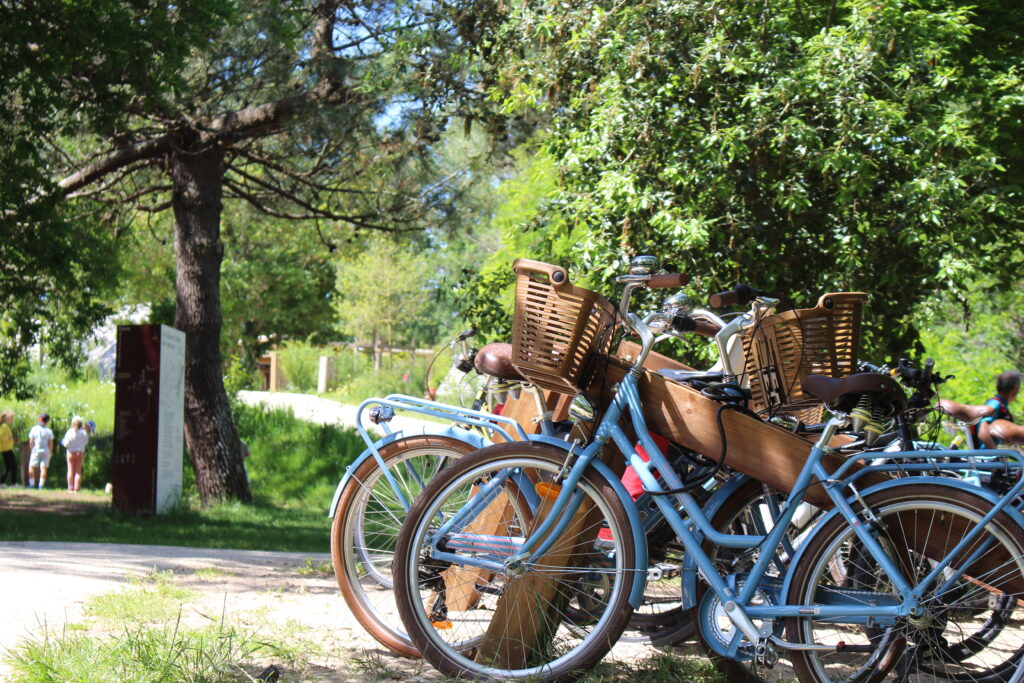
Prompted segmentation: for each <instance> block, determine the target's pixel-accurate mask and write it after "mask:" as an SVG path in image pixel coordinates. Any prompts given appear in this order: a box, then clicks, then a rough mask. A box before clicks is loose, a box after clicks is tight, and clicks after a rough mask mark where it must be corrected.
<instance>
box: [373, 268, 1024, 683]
mask: <svg viewBox="0 0 1024 683" xmlns="http://www.w3.org/2000/svg"><path fill="white" fill-rule="evenodd" d="M516 268H517V271H518V272H519V273H520V275H521V276H522V275H523V274H524V273H525V274H526V276H527V277H528V278H530V279H531V280H532V283H531V288H532V291H533V292H534V294H533V295H532V296H534V298H535V299H536V300H537V301H540V300H541V299H542V298H543V297H542V296H540V295H538V294H537V292H539V291H541V290H547V291H546V292H544V294H545V296H549V297H553V298H555V299H560V298H562V297H565V298H572V299H574V300H577V301H578V300H579V297H580V293H579V291H578V289H579V288H573V287H572V286H571V285H569V283H568V278H567V275H566V273H565V271H564V270H561V269H557V268H552V267H550V266H546V267H544V268H539V267H538V265H535V264H533V263H532V262H517V264H516ZM625 280H626V283H627V284H626V291H625V292H624V294H623V297H622V303H621V304H620V306H619V315H620V316H621V319H622V320H624V321H626V323H627V325H628V326H629V327H630V328H631V329H632V330H633V331H634V332H635V333H636V334H637V335H638V336H639V337H640V339H641V342H642V348H641V352H640V354H639V356H638V358H637V359H636V363H635V365H634V367H633V369H632V370H631V371H630V372H628V373H627V374H626V376H625V377H624V378H623V379H622V380H621V382H620V383H619V384H618V386H617V387H616V390H615V392H614V398H613V400H612V402H611V404H610V405H609V406H608V408H607V410H606V412H605V414H604V416H603V417H602V418H601V420H600V421H599V423H598V424H597V426H596V429H595V430H594V434H593V438H592V440H591V441H590V442H589V443H587V444H582V443H579V444H577V445H576V446H575V447H574V448H572V449H570V451H569V452H568V454H567V453H566V452H565V451H564V450H562V449H559V448H555V447H552V446H550V445H547V444H543V443H525V444H523V443H511V444H501V445H497V446H491V447H488V448H484V449H482V450H480V451H478V452H476V453H474V454H472V455H469V456H467V457H465V458H462V459H460V460H459V461H457V462H456V463H454V464H453V465H452V466H451V467H448V468H446V469H445V470H444V471H443V472H441V473H439V474H438V475H437V476H436V477H435V478H434V479H433V480H432V481H431V483H430V484H429V485H428V486H427V487H426V488H425V489H424V491H423V493H422V494H421V496H420V497H419V498H418V499H417V501H416V502H415V503H414V504H413V506H412V508H411V509H410V511H409V514H408V517H407V519H406V521H405V523H404V524H403V526H402V530H401V532H400V534H399V538H398V544H397V547H396V549H395V560H394V565H393V569H394V577H395V592H396V600H397V603H398V609H399V612H400V613H401V616H402V620H403V623H404V624H405V627H406V630H407V632H408V634H409V636H410V637H411V638H412V640H413V642H414V643H415V644H416V646H417V647H418V649H419V650H420V651H421V652H422V654H423V655H424V657H425V658H427V659H428V660H429V661H430V662H431V663H432V664H433V665H434V666H435V667H437V668H438V669H440V670H441V671H442V672H444V673H445V674H448V675H452V676H457V677H466V678H474V679H481V680H484V679H493V678H500V679H522V678H539V679H543V680H551V679H561V678H569V677H572V676H575V675H578V674H580V673H581V672H582V671H585V670H586V669H588V668H590V667H591V666H593V664H595V663H596V662H597V661H598V660H600V659H601V658H602V657H603V656H604V655H605V654H606V653H607V652H608V650H609V649H610V648H611V647H612V646H613V645H614V644H615V642H616V641H617V639H618V638H619V636H620V635H621V633H622V632H623V630H624V628H625V626H626V624H627V622H628V620H629V615H630V612H631V610H632V609H633V608H635V607H636V606H637V605H638V604H639V603H640V600H641V598H642V596H643V592H644V584H645V583H646V581H647V578H648V573H649V569H650V567H649V563H648V550H649V549H648V548H647V545H646V538H645V534H644V531H643V528H644V525H643V519H641V517H640V514H639V513H638V511H637V509H636V506H635V505H633V503H632V500H631V499H630V497H629V495H628V494H627V493H626V491H625V490H624V489H623V487H622V485H621V483H620V482H619V478H618V477H617V476H616V475H615V474H614V473H613V470H612V468H611V467H610V465H609V463H607V462H605V461H604V460H602V454H604V455H607V454H608V453H609V451H610V448H606V447H611V446H612V445H614V447H615V448H617V451H618V453H619V454H620V456H621V457H623V458H624V459H625V460H626V461H627V462H628V463H629V464H630V465H631V466H632V467H633V468H634V469H635V470H636V472H637V473H638V475H639V476H640V478H641V480H642V481H643V484H644V488H645V490H646V491H647V493H648V494H650V495H651V496H652V497H653V499H654V501H655V503H656V506H657V508H658V510H659V511H660V513H661V514H662V515H664V517H665V519H666V520H667V521H668V523H669V524H670V525H671V528H672V530H673V531H674V532H675V534H676V536H677V538H678V539H679V540H680V542H681V543H682V545H683V546H684V548H685V552H686V554H687V557H688V558H689V559H690V560H692V561H693V563H694V564H695V566H696V569H697V572H698V573H699V575H700V577H701V579H702V580H703V586H704V587H703V589H702V590H698V591H697V592H696V594H695V595H693V596H691V597H689V598H688V599H689V600H690V601H691V603H690V604H691V605H692V607H693V609H694V614H695V618H696V623H697V628H698V629H699V631H700V635H701V638H702V640H703V641H704V642H705V643H707V645H708V646H709V647H710V648H711V649H712V650H713V652H714V653H715V654H716V655H717V656H719V657H721V658H725V659H727V660H729V661H731V662H733V663H735V667H736V668H734V669H733V672H734V675H736V674H735V672H736V671H741V670H743V669H745V668H747V667H754V668H756V667H771V666H773V665H774V664H775V663H776V661H777V660H778V658H779V656H780V653H785V654H786V655H787V657H788V658H789V659H790V661H791V663H792V666H793V669H794V670H795V671H796V673H797V675H798V677H799V678H800V680H802V681H838V680H855V681H862V680H863V681H869V680H883V679H892V680H910V679H914V680H954V681H1018V680H1021V679H1022V677H1024V676H1022V673H1021V664H1022V659H1024V657H1022V654H1024V650H1022V648H1024V618H1022V617H1024V609H1022V608H1021V607H1020V605H1021V604H1022V603H1021V602H1020V601H1021V599H1022V598H1024V518H1022V516H1021V514H1020V513H1019V512H1017V510H1015V509H1014V507H1013V505H1011V501H1013V500H1015V499H1016V498H1017V497H1018V496H1019V495H1020V493H1021V490H1022V488H1024V481H1022V480H1021V479H1020V477H1019V476H1017V475H1019V472H1020V468H1021V465H1022V464H1024V461H1022V459H1021V457H1020V455H1019V454H1017V453H1016V452H1013V451H995V452H994V451H988V452H987V453H986V455H994V456H997V457H998V458H999V459H1000V461H991V462H990V464H988V465H986V467H990V468H991V469H993V470H994V469H1002V470H1005V471H1007V472H1008V473H1012V475H1013V477H1014V481H1015V482H1016V483H1014V484H1013V485H1012V486H1011V487H1010V488H1009V490H1007V491H1006V492H1005V493H1002V494H997V493H995V492H992V491H988V490H984V489H979V488H977V487H972V486H970V485H969V484H966V483H964V482H962V481H959V480H957V479H953V478H949V477H930V476H914V477H907V478H894V479H891V480H885V481H882V482H880V483H873V484H863V485H862V484H861V483H860V481H861V479H858V477H861V476H862V473H863V470H857V464H858V460H866V459H871V458H874V457H876V454H868V455H865V456H863V457H862V458H857V457H854V458H851V459H849V460H848V461H846V463H845V464H844V465H843V466H842V467H841V468H840V469H839V470H837V471H833V472H830V471H828V470H827V469H826V467H825V466H824V464H823V461H824V459H825V456H826V455H827V454H829V453H831V449H830V443H831V442H832V439H833V437H834V436H835V434H836V433H837V431H838V430H840V429H842V428H845V427H846V426H847V425H848V424H849V422H850V420H849V417H848V415H849V414H850V413H851V412H852V410H853V409H854V408H855V407H856V406H857V405H858V404H862V400H863V399H864V398H865V397H868V398H869V399H870V402H871V404H872V411H873V414H875V415H877V416H878V417H880V418H885V417H889V416H892V415H896V414H898V413H899V412H900V411H901V410H903V409H905V405H906V403H905V402H906V397H905V394H904V392H903V390H902V389H901V387H900V386H899V384H897V383H896V382H895V381H894V380H892V379H891V378H889V377H885V376H880V375H877V374H874V373H869V374H858V375H853V376H850V377H847V378H844V379H831V378H827V377H811V378H807V379H805V381H804V390H805V391H807V392H809V393H811V394H813V395H815V396H817V397H818V398H820V399H821V400H823V401H824V402H825V403H827V404H828V405H829V408H830V410H831V412H832V414H833V417H832V419H830V420H829V421H828V423H827V424H826V426H825V428H824V430H823V432H822V433H821V435H820V437H819V438H818V440H817V442H816V443H815V444H814V445H813V446H812V447H811V448H810V453H809V454H808V456H807V459H806V463H805V465H804V467H803V468H802V470H801V472H800V474H799V476H798V477H797V478H796V480H795V482H793V486H792V490H791V492H790V493H789V494H788V496H787V497H786V499H785V501H784V502H783V503H782V505H781V507H779V508H778V509H777V510H776V511H774V512H773V516H772V519H771V523H770V524H765V525H763V527H762V528H761V529H760V530H758V529H757V528H756V526H755V527H744V528H743V530H742V531H741V532H737V528H736V526H735V525H733V524H729V525H727V528H726V529H724V530H723V529H722V528H716V525H715V524H714V523H713V522H712V520H710V519H709V518H708V515H707V514H706V513H705V511H704V510H703V509H702V506H701V505H700V504H699V503H698V501H697V500H696V498H695V497H694V495H693V494H692V491H693V488H694V482H692V481H684V480H683V479H682V478H681V477H680V476H679V475H678V474H677V473H676V471H675V470H674V468H673V467H672V466H671V464H670V463H669V462H668V461H667V459H666V458H665V455H664V453H662V451H661V450H660V449H659V448H658V447H657V445H656V444H655V443H654V442H653V441H652V439H650V438H649V437H648V430H647V427H646V422H645V419H644V410H643V399H642V397H641V395H640V393H639V390H638V380H639V378H640V375H641V369H642V366H643V363H644V360H645V358H646V356H647V354H648V353H649V352H650V349H651V347H652V345H653V343H654V339H655V336H656V334H657V333H658V331H659V329H663V328H664V326H665V325H667V324H672V320H671V319H670V318H669V317H667V316H666V315H665V314H664V313H662V312H658V313H654V314H651V315H648V316H646V317H645V318H643V319H641V318H639V317H638V316H636V315H635V314H632V313H630V312H629V310H628V302H629V297H630V294H631V292H632V291H633V290H635V289H636V288H638V287H642V286H646V285H648V284H650V282H651V278H650V276H649V275H648V276H644V275H642V274H632V275H630V276H626V278H625ZM592 302H593V299H590V301H589V302H586V305H590V303H592ZM563 303H564V302H562V301H555V302H554V303H551V302H541V303H540V304H538V305H539V306H541V307H544V306H547V307H548V310H552V311H561V312H564V310H565V306H564V305H561V304H563ZM517 306H518V302H517ZM560 315H561V313H560ZM585 315H586V316H587V317H589V318H595V317H597V318H598V319H600V316H599V315H598V316H595V315H594V314H593V313H592V312H591V311H585ZM563 318H565V316H564V315H563ZM566 319H567V318H566ZM599 323H600V320H599ZM549 336H550V337H552V338H555V339H556V340H558V341H559V342H560V343H561V344H562V347H561V348H560V349H554V350H552V351H549V352H547V353H544V354H542V355H541V356H539V357H538V358H537V361H538V363H539V364H540V365H542V366H544V368H545V370H544V371H545V372H548V373H550V367H551V365H552V363H553V362H558V361H559V356H562V355H571V354H576V351H577V349H576V348H574V346H573V345H574V344H575V343H577V342H576V341H574V340H571V339H569V337H567V336H560V335H559V334H557V333H555V334H549ZM566 339H569V342H566ZM576 355H579V354H576ZM525 366H526V367H527V371H524V374H527V375H528V376H529V373H528V369H529V368H528V364H525ZM568 381H569V382H570V383H571V382H573V381H575V378H571V377H570V379H568ZM583 412H585V411H582V410H580V411H577V414H582V413H583ZM620 421H625V422H626V424H628V426H629V428H630V431H632V432H633V433H635V434H636V435H637V437H638V438H639V440H640V443H641V444H642V445H643V447H644V449H645V451H646V452H647V454H648V455H649V460H646V461H645V460H644V459H642V458H641V457H639V456H638V455H637V453H636V451H635V449H634V448H633V443H634V442H633V439H632V438H631V437H630V435H629V434H628V433H627V429H625V428H624V427H623V425H622V424H620ZM950 455H952V454H950V453H948V452H942V451H936V452H927V451H925V452H921V451H915V452H897V453H887V454H886V459H887V461H888V462H889V463H892V464H891V465H888V467H890V468H891V471H893V472H894V473H899V472H909V471H914V470H924V471H927V470H928V469H929V468H932V469H935V468H943V467H947V464H946V463H943V462H942V461H941V459H942V458H946V457H949V456H950ZM955 455H957V456H961V457H962V456H965V455H971V454H970V453H968V452H965V451H957V452H956V453H955ZM932 457H934V458H935V459H936V460H934V461H933V462H927V461H926V460H925V459H926V458H932ZM812 486H817V487H820V488H821V489H823V490H824V492H825V493H826V494H827V499H828V500H829V501H830V502H831V504H832V506H833V508H832V510H831V511H829V512H827V513H826V514H824V515H822V516H821V518H820V520H819V521H818V522H817V523H816V524H815V526H814V527H813V529H812V530H810V531H807V532H805V533H804V534H803V536H802V537H801V538H800V539H799V542H798V543H797V542H795V539H794V538H793V533H792V527H791V524H790V523H791V521H792V520H793V517H794V516H795V515H796V514H797V513H798V511H799V510H800V509H801V502H802V501H803V499H804V497H805V494H806V493H807V491H808V489H810V488H811V487H812ZM723 550H727V551H728V552H722V551H723ZM737 558H742V561H738V560H737ZM467 593H469V594H472V596H473V598H472V600H468V601H467V600H461V601H459V604H458V606H457V607H455V606H453V605H454V603H455V601H454V600H453V596H461V595H465V594H467Z"/></svg>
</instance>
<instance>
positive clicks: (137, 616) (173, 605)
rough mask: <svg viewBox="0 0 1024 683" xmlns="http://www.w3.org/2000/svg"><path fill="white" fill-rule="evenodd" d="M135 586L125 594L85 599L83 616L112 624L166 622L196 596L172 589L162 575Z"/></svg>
mask: <svg viewBox="0 0 1024 683" xmlns="http://www.w3.org/2000/svg"><path fill="white" fill-rule="evenodd" d="M137 583H138V585H136V586H135V587H133V588H130V589H128V590H124V591H119V592H117V593H101V594H100V595H96V596H93V597H91V598H89V600H87V601H86V604H85V614H87V615H88V616H90V617H95V618H97V619H102V620H104V621H107V622H111V623H114V624H142V623H151V622H154V621H167V620H169V619H173V618H174V617H175V616H176V615H178V614H180V613H181V607H182V604H183V603H185V602H188V601H189V600H190V599H192V598H194V597H196V596H197V595H198V594H197V593H196V592H195V591H190V590H188V589H186V588H182V587H181V586H177V585H175V584H174V583H173V582H172V581H171V580H170V577H169V576H167V575H165V574H155V575H153V576H152V580H151V581H147V582H137Z"/></svg>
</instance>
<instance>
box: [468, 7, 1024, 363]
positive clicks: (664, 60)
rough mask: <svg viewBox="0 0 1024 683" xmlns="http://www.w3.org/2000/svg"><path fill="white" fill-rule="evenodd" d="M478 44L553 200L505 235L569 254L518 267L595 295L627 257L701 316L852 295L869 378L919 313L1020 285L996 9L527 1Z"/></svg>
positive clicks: (1004, 40) (1010, 98) (1005, 29)
mask: <svg viewBox="0 0 1024 683" xmlns="http://www.w3.org/2000/svg"><path fill="white" fill-rule="evenodd" d="M498 40H499V43H498V44H499V46H500V48H501V49H499V50H496V51H495V53H496V54H498V55H500V56H501V61H502V64H501V71H500V73H501V79H500V84H501V86H500V87H501V89H500V91H498V90H496V91H495V96H500V97H503V98H504V103H505V106H506V110H507V111H509V112H516V111H530V110H533V109H535V108H542V109H546V110H548V111H549V112H550V113H551V116H552V117H553V119H554V123H553V125H552V129H551V134H550V136H549V137H548V138H547V145H546V146H547V149H548V151H549V153H550V154H551V155H552V157H553V159H554V160H555V164H556V167H557V173H558V178H559V188H558V190H557V192H555V193H553V196H552V197H551V199H550V200H549V202H548V203H547V205H546V208H545V209H544V211H542V212H540V213H539V215H538V216H536V217H534V218H532V219H531V220H529V221H525V222H523V223H522V224H521V230H523V231H527V232H531V233H534V234H537V235H546V234H550V233H554V234H556V235H559V236H561V237H566V236H568V235H570V234H572V233H576V234H578V235H579V238H578V239H572V240H567V241H566V242H565V243H562V244H561V245H559V244H558V243H557V242H549V243H547V244H542V246H545V247H546V246H551V247H552V248H551V249H550V251H549V252H548V253H547V254H544V252H543V251H540V250H537V251H533V252H530V254H527V253H521V254H518V255H520V256H524V255H531V254H532V255H542V256H545V257H548V258H552V259H555V260H557V261H559V262H561V263H565V264H567V265H574V266H576V268H577V275H576V277H577V278H579V276H580V275H585V276H586V277H589V278H594V279H595V280H596V281H598V282H600V283H602V286H601V288H602V289H603V290H605V291H608V290H610V289H611V288H612V284H611V283H612V278H613V277H614V276H615V275H616V274H618V273H619V272H620V271H621V268H622V267H623V265H624V263H625V261H626V260H627V259H628V257H629V256H631V255H633V254H636V253H654V254H657V255H659V256H660V257H661V258H662V259H663V260H664V261H665V262H667V263H669V264H671V265H672V267H674V268H676V269H679V270H682V271H684V272H686V273H689V274H691V275H693V276H694V277H695V284H694V289H695V291H696V292H697V293H700V294H702V295H703V294H706V293H707V292H710V291H714V290H717V289H720V288H723V287H725V286H730V285H732V284H733V283H735V282H736V281H747V282H751V283H752V284H754V285H757V286H760V287H762V288H764V289H768V290H771V291H773V292H776V293H778V294H780V295H782V296H783V297H784V298H785V299H786V300H787V303H790V304H795V305H809V304H811V303H813V301H814V300H816V298H817V296H818V295H820V294H821V293H822V292H824V291H836V290H863V291H867V292H870V293H871V294H872V299H871V302H870V304H869V309H868V311H869V313H868V316H869V320H868V324H867V325H866V330H867V331H868V344H867V347H868V350H869V351H870V352H872V353H877V354H881V355H886V356H891V355H898V354H901V353H905V352H906V351H907V349H910V348H912V347H913V346H914V345H915V343H916V339H917V334H918V328H917V325H916V321H915V317H914V307H915V305H916V304H918V303H919V302H920V301H921V300H922V298H923V297H924V296H926V295H927V294H929V293H932V292H936V291H941V290H943V289H944V288H946V287H948V286H949V285H950V283H956V282H961V283H962V282H964V281H966V280H969V279H970V278H972V277H973V276H974V273H975V271H976V270H983V271H988V272H996V273H1005V272H1012V270H1013V269H1014V268H1016V267H1017V266H1018V265H1019V263H1020V260H1021V251H1020V249H1019V244H1020V237H1021V232H1022V230H1021V228H1022V222H1024V202H1022V201H1021V193H1020V187H1021V186H1022V185H1024V184H1022V182H1021V181H1022V174H1024V163H1022V162H1024V147H1022V144H1024V142H1022V141H1024V135H1022V133H1024V130H1022V128H1024V117H1022V116H1021V114H1022V112H1024V98H1022V97H1021V95H1020V93H1021V92H1022V91H1024V87H1022V86H1024V82H1022V79H1024V15H1021V13H1020V12H1019V11H1017V9H1016V8H1014V7H1011V6H1009V5H1006V4H1004V3H999V2H997V1H996V0H988V1H985V2H981V3H971V4H970V5H968V4H966V3H962V2H958V1H957V0H936V1H933V2H925V3H921V2H916V1H912V0H897V1H894V2H885V3H877V2H868V1H867V0H843V1H841V2H835V3H739V2H737V3H720V2H712V3H708V2H703V1H698V0H682V1H675V0H672V1H669V0H641V1H639V2H629V3H621V2H612V1H610V0H609V1H607V2H606V1H604V0H598V1H597V2H591V3H586V4H583V5H580V4H573V3H561V2H554V1H549V0H536V1H534V2H526V3H517V4H515V5H514V7H513V9H512V10H511V12H510V17H509V20H508V22H507V23H506V24H505V25H504V27H503V28H502V31H501V32H500V34H499V38H498ZM563 217H564V218H563ZM545 219H550V221H549V220H545ZM489 284H490V282H489V281H488V279H487V277H486V273H485V276H484V278H483V279H481V280H480V281H479V283H478V284H477V288H476V291H475V296H476V298H477V299H478V300H483V299H485V298H487V297H489V296H490V290H489ZM481 313H482V314H488V311H486V310H482V311H481Z"/></svg>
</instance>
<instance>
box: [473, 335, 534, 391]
mask: <svg viewBox="0 0 1024 683" xmlns="http://www.w3.org/2000/svg"><path fill="white" fill-rule="evenodd" d="M473 366H474V367H476V369H477V370H478V371H479V372H480V373H481V374H483V375H490V376H491V377H496V378H497V379H504V380H515V381H518V382H525V381H526V378H525V377H523V376H522V375H520V374H519V371H518V370H516V369H515V368H514V367H512V345H511V344H506V343H502V342H493V343H491V344H486V345H485V346H484V347H483V348H482V349H480V350H479V351H477V353H476V360H475V361H473Z"/></svg>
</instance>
